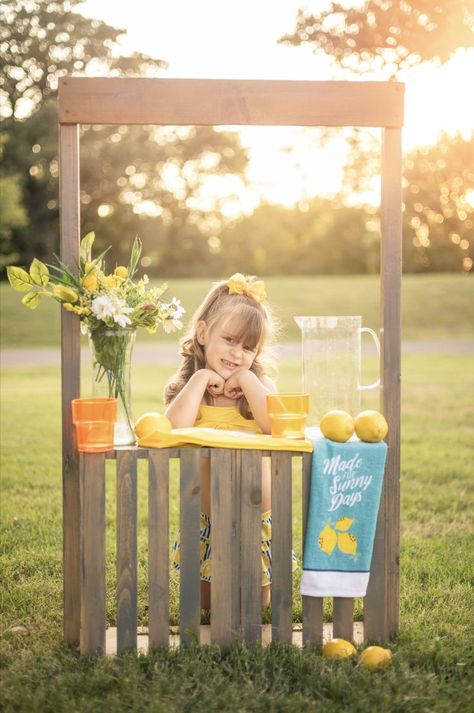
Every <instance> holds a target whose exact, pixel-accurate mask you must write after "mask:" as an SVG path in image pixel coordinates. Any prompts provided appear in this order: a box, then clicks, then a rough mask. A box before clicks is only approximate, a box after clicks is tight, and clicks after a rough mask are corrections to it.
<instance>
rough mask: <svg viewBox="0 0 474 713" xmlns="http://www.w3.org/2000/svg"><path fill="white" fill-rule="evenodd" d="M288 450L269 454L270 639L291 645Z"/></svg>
mask: <svg viewBox="0 0 474 713" xmlns="http://www.w3.org/2000/svg"><path fill="white" fill-rule="evenodd" d="M291 456H292V454H291V453H285V452H278V451H274V452H273V453H272V641H280V642H282V643H286V644H291V640H292V629H293V609H292V603H293V596H292V571H291V550H292V522H291V520H292V518H291V500H292V498H291Z"/></svg>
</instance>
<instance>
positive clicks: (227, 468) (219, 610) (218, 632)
mask: <svg viewBox="0 0 474 713" xmlns="http://www.w3.org/2000/svg"><path fill="white" fill-rule="evenodd" d="M210 460H211V524H212V535H211V538H212V539H211V547H212V575H211V576H212V583H211V641H212V643H213V644H218V645H219V646H222V647H227V646H230V644H231V643H232V634H233V631H232V625H233V621H232V614H233V608H232V600H233V598H234V592H233V591H232V584H233V581H232V580H233V577H232V571H233V568H234V566H235V565H234V562H233V554H234V552H235V532H233V531H232V515H233V512H232V511H233V503H232V496H233V487H232V484H233V480H234V479H235V474H233V473H232V451H231V450H230V449H227V448H214V449H213V450H212V451H211V459H210Z"/></svg>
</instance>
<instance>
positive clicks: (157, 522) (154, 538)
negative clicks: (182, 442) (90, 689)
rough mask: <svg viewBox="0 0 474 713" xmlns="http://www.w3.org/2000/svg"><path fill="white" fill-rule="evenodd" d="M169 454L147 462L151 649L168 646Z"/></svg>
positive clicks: (153, 455)
mask: <svg viewBox="0 0 474 713" xmlns="http://www.w3.org/2000/svg"><path fill="white" fill-rule="evenodd" d="M168 456H169V452H168V451H167V450H162V451H161V450H150V452H149V459H148V631H149V637H150V647H151V648H153V647H155V646H169V460H168Z"/></svg>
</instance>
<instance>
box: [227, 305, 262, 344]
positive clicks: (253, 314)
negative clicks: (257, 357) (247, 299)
mask: <svg viewBox="0 0 474 713" xmlns="http://www.w3.org/2000/svg"><path fill="white" fill-rule="evenodd" d="M221 324H222V327H223V328H224V329H228V330H229V332H230V333H231V334H232V336H233V337H235V339H236V340H237V341H238V342H245V346H248V347H250V348H251V349H256V348H257V347H258V345H259V344H261V342H262V341H263V338H264V337H265V332H266V324H265V316H264V315H263V314H262V313H261V312H260V311H259V310H258V309H255V307H253V306H252V305H249V304H246V303H241V304H240V305H236V304H235V303H234V306H233V307H232V309H231V310H229V314H228V315H226V316H224V317H223V319H222V323H221Z"/></svg>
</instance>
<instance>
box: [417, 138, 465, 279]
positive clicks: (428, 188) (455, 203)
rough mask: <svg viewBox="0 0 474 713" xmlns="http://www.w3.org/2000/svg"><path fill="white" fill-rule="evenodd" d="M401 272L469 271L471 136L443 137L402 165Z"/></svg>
mask: <svg viewBox="0 0 474 713" xmlns="http://www.w3.org/2000/svg"><path fill="white" fill-rule="evenodd" d="M404 177H405V189H404V204H405V212H404V230H403V234H404V258H403V259H404V266H405V269H406V270H409V271H410V272H418V271H441V272H442V271H450V270H451V271H458V270H466V271H469V270H471V269H472V267H473V260H474V134H473V135H472V136H471V138H470V140H464V139H463V138H462V137H461V136H457V137H455V138H452V137H450V136H446V135H444V134H443V135H442V136H441V137H440V139H439V141H438V143H437V144H435V145H434V146H430V147H422V148H419V149H415V150H414V151H412V152H411V153H410V154H409V155H408V156H407V157H406V160H405V171H404Z"/></svg>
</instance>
